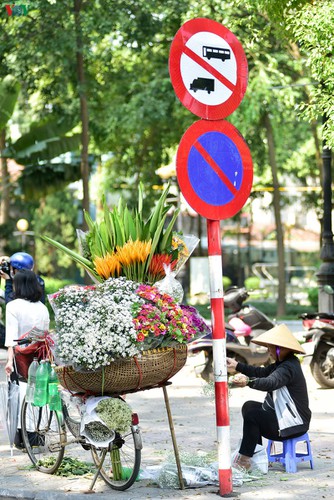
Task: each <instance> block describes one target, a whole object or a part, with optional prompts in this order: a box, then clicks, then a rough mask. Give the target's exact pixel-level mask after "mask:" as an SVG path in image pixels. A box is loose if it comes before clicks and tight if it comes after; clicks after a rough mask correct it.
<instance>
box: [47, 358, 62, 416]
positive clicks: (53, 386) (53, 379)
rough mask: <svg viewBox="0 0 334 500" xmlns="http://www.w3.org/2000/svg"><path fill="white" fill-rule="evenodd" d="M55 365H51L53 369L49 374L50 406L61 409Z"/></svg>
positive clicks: (52, 408) (53, 408) (51, 408)
mask: <svg viewBox="0 0 334 500" xmlns="http://www.w3.org/2000/svg"><path fill="white" fill-rule="evenodd" d="M54 366H55V365H51V371H50V374H49V387H48V389H49V399H48V402H49V407H50V410H57V411H60V410H61V398H60V394H59V389H58V384H59V382H58V376H57V373H56V371H55V369H54Z"/></svg>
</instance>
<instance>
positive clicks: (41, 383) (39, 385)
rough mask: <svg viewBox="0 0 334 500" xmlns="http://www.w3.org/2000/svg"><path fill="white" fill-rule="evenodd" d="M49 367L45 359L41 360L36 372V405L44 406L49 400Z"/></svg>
mask: <svg viewBox="0 0 334 500" xmlns="http://www.w3.org/2000/svg"><path fill="white" fill-rule="evenodd" d="M48 382H49V368H48V365H47V363H46V362H45V360H44V359H42V361H41V362H40V365H39V367H38V370H37V372H36V384H35V394H34V405H35V406H44V405H46V404H47V402H48Z"/></svg>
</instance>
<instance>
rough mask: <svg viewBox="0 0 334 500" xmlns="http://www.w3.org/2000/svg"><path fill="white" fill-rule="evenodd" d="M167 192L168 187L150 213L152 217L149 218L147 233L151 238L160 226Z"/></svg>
mask: <svg viewBox="0 0 334 500" xmlns="http://www.w3.org/2000/svg"><path fill="white" fill-rule="evenodd" d="M168 192H169V185H168V186H167V189H165V191H164V192H163V193H162V195H161V196H160V199H159V200H158V203H157V205H156V207H155V209H154V211H153V212H152V216H151V218H150V226H149V233H150V236H151V237H153V235H154V234H155V232H156V230H157V227H158V226H159V224H160V221H161V218H162V217H163V214H164V205H165V202H166V198H167V195H168ZM167 211H168V208H167Z"/></svg>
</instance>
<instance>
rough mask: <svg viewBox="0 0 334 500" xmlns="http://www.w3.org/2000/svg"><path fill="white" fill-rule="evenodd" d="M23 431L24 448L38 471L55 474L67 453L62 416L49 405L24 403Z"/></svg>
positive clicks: (22, 411) (22, 414)
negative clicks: (40, 405)
mask: <svg viewBox="0 0 334 500" xmlns="http://www.w3.org/2000/svg"><path fill="white" fill-rule="evenodd" d="M21 429H22V438H23V443H24V446H25V448H26V450H27V453H28V455H29V458H30V460H31V461H32V463H33V464H34V466H35V467H36V469H37V470H39V471H40V472H45V473H46V474H54V473H55V472H56V471H57V469H58V467H59V466H60V464H61V461H62V459H63V456H64V452H65V443H66V430H65V426H64V424H63V423H62V416H61V415H58V412H56V411H52V410H50V408H49V406H48V405H45V406H42V407H38V406H33V405H32V404H31V403H27V402H26V401H24V402H23V405H22V410H21Z"/></svg>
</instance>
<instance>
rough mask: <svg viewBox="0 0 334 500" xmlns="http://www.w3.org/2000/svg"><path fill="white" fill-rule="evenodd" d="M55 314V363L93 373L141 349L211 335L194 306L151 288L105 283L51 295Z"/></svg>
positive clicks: (114, 280) (121, 280)
mask: <svg viewBox="0 0 334 500" xmlns="http://www.w3.org/2000/svg"><path fill="white" fill-rule="evenodd" d="M49 300H50V303H51V305H52V307H53V309H54V311H55V318H56V334H55V338H54V342H55V346H54V355H55V358H56V361H57V363H58V364H63V365H72V366H74V367H75V368H77V369H88V370H95V369H98V368H100V367H102V366H107V365H109V364H111V363H112V361H114V360H115V359H119V358H125V357H132V356H134V355H136V354H139V353H140V352H141V351H143V350H147V349H153V348H156V347H161V346H164V347H166V346H172V345H175V344H180V343H182V344H185V343H188V342H190V341H192V340H194V339H195V338H197V337H199V336H203V335H205V334H206V333H208V332H209V329H208V327H207V326H206V324H205V322H204V320H203V318H201V316H199V314H198V312H197V310H196V309H195V308H193V307H188V306H180V305H178V304H177V303H176V302H175V301H174V300H173V298H172V297H170V296H169V295H167V294H165V293H160V292H159V291H158V290H157V289H156V288H155V287H153V286H150V285H144V284H139V283H136V282H134V281H130V280H127V279H125V278H124V277H120V278H109V279H108V280H106V281H104V282H103V283H99V284H97V285H94V286H90V287H83V286H70V287H66V288H64V289H62V290H60V291H59V292H57V293H56V294H53V295H52V296H49Z"/></svg>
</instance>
